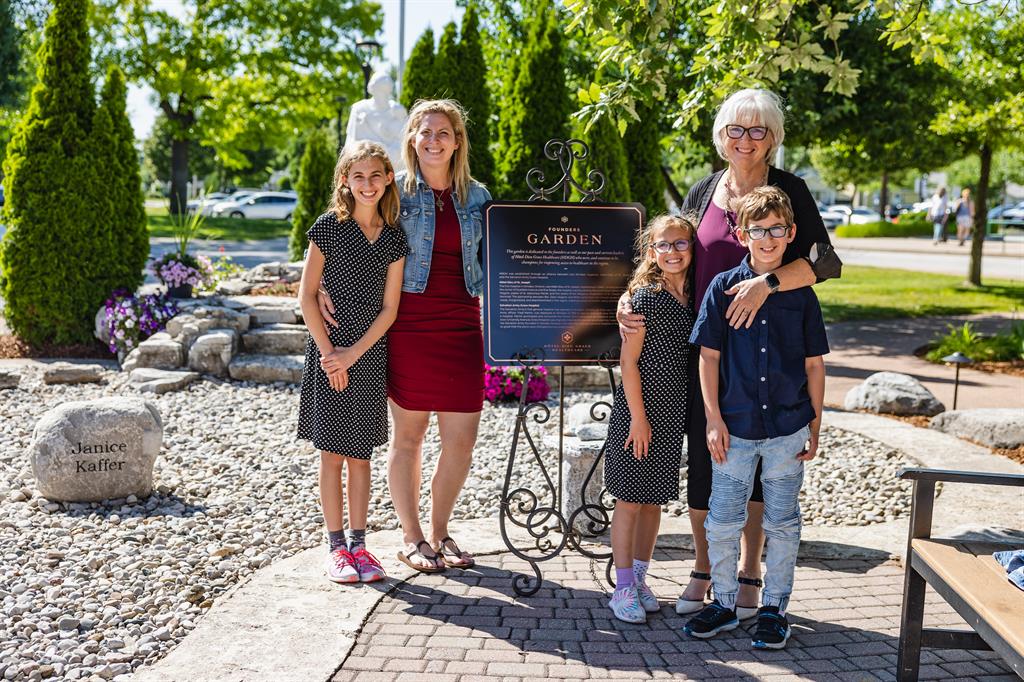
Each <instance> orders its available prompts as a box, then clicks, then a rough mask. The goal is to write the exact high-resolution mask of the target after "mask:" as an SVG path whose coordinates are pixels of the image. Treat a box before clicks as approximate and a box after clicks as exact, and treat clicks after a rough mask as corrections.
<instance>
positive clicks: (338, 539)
mask: <svg viewBox="0 0 1024 682" xmlns="http://www.w3.org/2000/svg"><path fill="white" fill-rule="evenodd" d="M327 542H328V543H329V544H330V546H331V551H332V552H333V551H334V550H336V549H346V547H347V543H346V542H345V531H343V530H329V531H327Z"/></svg>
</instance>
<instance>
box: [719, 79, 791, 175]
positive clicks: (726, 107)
mask: <svg viewBox="0 0 1024 682" xmlns="http://www.w3.org/2000/svg"><path fill="white" fill-rule="evenodd" d="M785 118H786V114H785V113H784V112H783V110H782V98H780V97H779V96H778V95H776V94H775V93H774V92H772V91H771V90H761V89H758V88H748V89H746V90H740V91H739V92H736V93H733V94H732V95H730V96H729V98H728V99H726V100H725V101H724V102H722V106H721V107H719V108H718V114H717V115H716V116H715V126H714V129H713V130H712V132H711V139H712V141H713V142H714V143H715V149H716V150H718V155H719V156H721V157H722V158H723V159H725V160H726V161H728V160H729V159H728V157H726V155H725V140H726V134H725V128H726V126H731V125H737V124H738V125H744V126H751V125H761V126H764V127H766V128H768V130H769V132H771V147H769V149H768V155H767V157H766V158H768V159H771V158H772V157H773V156H775V150H776V149H778V148H779V147H781V146H782V141H783V140H784V139H786V128H785Z"/></svg>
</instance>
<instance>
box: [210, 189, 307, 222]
mask: <svg viewBox="0 0 1024 682" xmlns="http://www.w3.org/2000/svg"><path fill="white" fill-rule="evenodd" d="M298 203H299V200H298V198H297V197H296V196H295V195H294V194H288V193H285V192H256V193H255V194H250V195H249V196H247V197H245V198H244V199H242V200H241V201H222V202H220V203H219V204H217V205H216V206H214V207H213V216H214V217H215V218H223V217H225V216H227V217H230V218H265V219H271V220H290V219H291V217H292V211H294V210H295V206H296V205H297V204H298Z"/></svg>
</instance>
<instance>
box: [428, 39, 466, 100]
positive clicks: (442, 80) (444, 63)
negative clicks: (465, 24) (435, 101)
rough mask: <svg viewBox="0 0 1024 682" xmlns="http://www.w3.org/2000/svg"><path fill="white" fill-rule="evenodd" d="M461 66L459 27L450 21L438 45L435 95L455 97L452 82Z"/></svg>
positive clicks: (433, 94)
mask: <svg viewBox="0 0 1024 682" xmlns="http://www.w3.org/2000/svg"><path fill="white" fill-rule="evenodd" d="M458 68H459V27H458V26H456V25H455V22H454V21H449V22H448V23H447V24H445V26H444V31H443V32H442V33H441V40H440V41H439V42H438V45H437V57H435V59H434V91H433V93H432V94H431V95H430V96H431V97H432V98H434V97H454V96H455V92H454V90H453V89H452V84H453V83H454V81H455V74H456V72H457V70H458Z"/></svg>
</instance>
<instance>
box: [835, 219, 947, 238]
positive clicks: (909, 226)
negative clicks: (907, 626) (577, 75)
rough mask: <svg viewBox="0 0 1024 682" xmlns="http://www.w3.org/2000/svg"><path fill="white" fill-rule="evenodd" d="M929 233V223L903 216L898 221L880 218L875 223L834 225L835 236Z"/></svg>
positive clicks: (884, 235) (886, 235)
mask: <svg viewBox="0 0 1024 682" xmlns="http://www.w3.org/2000/svg"><path fill="white" fill-rule="evenodd" d="M931 235H932V224H931V223H929V222H928V221H926V220H917V219H916V218H910V219H907V218H906V217H905V216H900V221H899V222H898V223H890V222H887V221H885V220H880V221H878V222H875V223H861V224H860V225H839V226H837V227H836V236H837V237H930V236H931Z"/></svg>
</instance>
